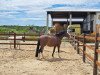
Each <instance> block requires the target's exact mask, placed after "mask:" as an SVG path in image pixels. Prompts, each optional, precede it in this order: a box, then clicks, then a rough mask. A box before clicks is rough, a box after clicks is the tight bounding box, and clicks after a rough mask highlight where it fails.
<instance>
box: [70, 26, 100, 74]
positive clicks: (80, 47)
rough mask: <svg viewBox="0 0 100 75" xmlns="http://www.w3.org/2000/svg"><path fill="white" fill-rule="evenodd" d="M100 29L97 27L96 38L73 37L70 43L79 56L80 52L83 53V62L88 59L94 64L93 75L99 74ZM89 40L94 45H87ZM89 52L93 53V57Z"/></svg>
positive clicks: (85, 36) (89, 36)
mask: <svg viewBox="0 0 100 75" xmlns="http://www.w3.org/2000/svg"><path fill="white" fill-rule="evenodd" d="M99 29H100V25H97V26H96V32H95V36H91V35H86V34H83V35H80V36H78V35H75V34H73V35H71V40H70V43H71V44H72V46H73V47H74V49H75V50H76V51H77V53H78V54H80V52H81V53H82V56H83V62H85V61H86V58H88V59H89V60H91V61H92V62H93V75H97V74H98V67H100V61H99V60H98V58H99V56H98V55H99V54H100V49H99V42H100V36H99ZM87 40H91V41H93V43H94V45H91V44H88V45H87ZM88 50H91V51H93V52H94V53H93V55H92V56H91V55H90V54H89V53H87V51H88Z"/></svg>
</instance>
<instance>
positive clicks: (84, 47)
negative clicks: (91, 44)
mask: <svg viewBox="0 0 100 75" xmlns="http://www.w3.org/2000/svg"><path fill="white" fill-rule="evenodd" d="M85 44H86V39H85V34H83V62H85V59H86V56H85V51H86V46H85Z"/></svg>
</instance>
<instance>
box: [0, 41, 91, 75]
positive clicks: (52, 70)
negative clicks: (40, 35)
mask: <svg viewBox="0 0 100 75" xmlns="http://www.w3.org/2000/svg"><path fill="white" fill-rule="evenodd" d="M35 49H36V46H28V45H25V46H21V49H20V50H19V49H16V50H15V49H13V48H12V49H10V46H9V45H0V75H92V73H93V72H92V71H93V67H92V66H91V65H90V64H89V63H83V62H82V56H81V55H79V54H77V52H76V50H74V49H73V47H72V46H71V45H70V44H69V43H68V42H63V43H62V45H61V52H60V56H61V58H59V57H58V53H57V50H56V52H55V55H54V57H55V58H52V56H51V54H52V50H53V48H52V47H45V49H44V58H45V59H41V60H37V59H36V58H35Z"/></svg>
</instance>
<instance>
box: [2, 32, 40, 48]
mask: <svg viewBox="0 0 100 75" xmlns="http://www.w3.org/2000/svg"><path fill="white" fill-rule="evenodd" d="M0 36H4V37H9V36H13V37H14V39H8V38H0V40H12V41H13V43H10V42H9V43H3V42H1V43H0V44H5V45H11V44H12V45H14V48H15V49H16V45H37V44H35V43H34V42H33V43H31V44H30V43H20V44H18V43H17V42H16V41H17V40H20V41H21V40H22V41H34V39H33V38H26V37H27V36H30V37H31V36H39V35H32V34H25V33H24V34H16V33H11V34H10V33H0ZM17 36H22V37H23V38H21V39H18V38H16V37H17Z"/></svg>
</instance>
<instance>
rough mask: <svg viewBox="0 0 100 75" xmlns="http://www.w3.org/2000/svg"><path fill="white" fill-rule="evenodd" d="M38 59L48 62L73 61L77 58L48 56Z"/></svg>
mask: <svg viewBox="0 0 100 75" xmlns="http://www.w3.org/2000/svg"><path fill="white" fill-rule="evenodd" d="M39 60H40V61H48V62H58V61H75V60H78V59H66V58H50V59H39Z"/></svg>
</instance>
